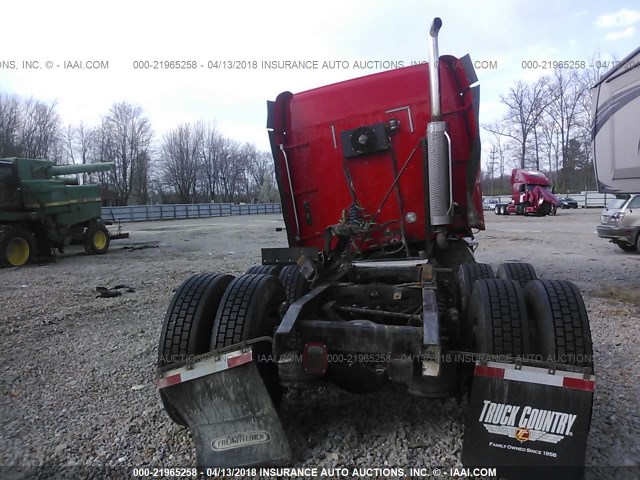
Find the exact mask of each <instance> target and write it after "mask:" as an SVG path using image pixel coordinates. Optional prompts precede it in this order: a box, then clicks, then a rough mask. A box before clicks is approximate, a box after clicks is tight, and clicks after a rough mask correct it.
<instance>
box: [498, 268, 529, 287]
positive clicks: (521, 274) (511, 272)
mask: <svg viewBox="0 0 640 480" xmlns="http://www.w3.org/2000/svg"><path fill="white" fill-rule="evenodd" d="M496 277H497V278H502V279H503V280H513V281H514V282H518V283H519V284H520V286H521V287H522V288H524V287H526V286H527V283H529V282H530V281H532V280H537V278H538V276H537V275H536V271H535V269H534V268H533V265H531V264H530V263H501V264H500V265H498V270H496Z"/></svg>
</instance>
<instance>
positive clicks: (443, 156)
mask: <svg viewBox="0 0 640 480" xmlns="http://www.w3.org/2000/svg"><path fill="white" fill-rule="evenodd" d="M440 27H442V20H440V18H438V17H436V18H435V19H434V20H433V23H432V24H431V31H430V32H429V34H430V37H431V38H430V43H429V57H430V58H429V90H430V96H431V122H429V123H428V124H427V156H428V158H427V174H428V176H429V179H428V184H429V219H430V223H431V226H432V227H442V226H445V225H449V224H450V223H451V222H452V215H451V213H452V208H453V197H452V189H451V138H450V137H449V134H448V133H447V131H446V130H447V124H446V122H444V121H442V106H441V99H440V77H439V71H440V56H439V53H438V32H439V31H440ZM437 230H438V231H439V234H438V244H439V245H441V246H443V245H444V243H446V237H445V235H446V234H445V229H444V228H438V229H437Z"/></svg>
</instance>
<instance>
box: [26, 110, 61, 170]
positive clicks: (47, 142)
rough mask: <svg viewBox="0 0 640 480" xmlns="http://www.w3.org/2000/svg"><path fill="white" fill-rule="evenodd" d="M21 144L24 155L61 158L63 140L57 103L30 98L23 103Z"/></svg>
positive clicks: (51, 158)
mask: <svg viewBox="0 0 640 480" xmlns="http://www.w3.org/2000/svg"><path fill="white" fill-rule="evenodd" d="M21 120H22V121H21V126H20V133H21V138H20V146H21V149H22V155H24V156H25V157H28V158H48V159H50V160H54V161H56V160H59V158H55V157H58V154H59V153H60V150H58V148H57V147H59V145H57V144H59V142H60V141H61V122H60V116H59V115H58V112H57V111H56V104H55V102H54V103H51V104H46V103H44V102H41V101H39V100H34V99H31V98H30V99H28V100H26V101H25V102H24V103H23V105H22V115H21Z"/></svg>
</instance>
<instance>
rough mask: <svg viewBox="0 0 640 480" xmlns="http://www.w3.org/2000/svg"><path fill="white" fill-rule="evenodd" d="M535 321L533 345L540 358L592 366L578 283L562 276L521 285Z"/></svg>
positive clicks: (580, 365)
mask: <svg viewBox="0 0 640 480" xmlns="http://www.w3.org/2000/svg"><path fill="white" fill-rule="evenodd" d="M525 299H526V302H527V308H528V311H529V317H530V318H531V319H532V320H534V321H535V325H532V327H533V331H532V333H533V336H534V339H533V348H534V350H535V353H540V354H542V356H543V360H545V361H546V360H555V361H557V362H558V363H565V364H568V365H575V366H578V367H593V346H592V343H591V329H590V327H589V317H588V316H587V309H586V308H585V306H584V301H583V300H582V295H580V291H579V290H578V287H576V286H575V285H574V284H573V283H571V282H568V281H566V280H534V281H532V282H530V283H529V284H528V285H527V288H526V289H525Z"/></svg>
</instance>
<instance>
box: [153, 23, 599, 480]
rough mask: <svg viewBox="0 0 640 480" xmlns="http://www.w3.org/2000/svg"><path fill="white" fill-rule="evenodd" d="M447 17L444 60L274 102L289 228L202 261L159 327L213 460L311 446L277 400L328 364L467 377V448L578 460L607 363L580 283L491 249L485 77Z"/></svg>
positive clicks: (465, 458) (164, 387)
mask: <svg viewBox="0 0 640 480" xmlns="http://www.w3.org/2000/svg"><path fill="white" fill-rule="evenodd" d="M440 26H441V21H440V19H439V18H437V19H435V20H434V22H433V25H432V27H431V31H430V37H431V38H430V40H431V41H430V56H431V61H430V63H429V64H428V65H424V64H423V65H416V66H411V67H407V68H402V69H398V70H392V71H386V72H382V73H377V74H374V75H369V76H366V77H362V78H357V79H353V80H348V81H345V82H341V83H337V84H334V85H328V86H325V87H320V88H317V89H314V90H310V91H306V92H301V93H296V94H293V93H290V92H284V93H281V94H280V95H278V97H277V98H276V100H275V101H274V102H269V103H268V122H267V125H268V128H269V130H270V131H269V138H270V141H271V147H272V153H273V158H274V162H275V168H276V175H277V180H278V187H279V190H280V193H281V198H282V203H283V216H284V220H285V223H286V225H287V235H288V243H289V246H288V247H283V248H265V249H263V250H262V264H261V265H255V266H253V267H251V268H250V269H249V270H248V271H247V272H246V273H244V274H242V275H239V276H237V277H233V276H231V275H228V274H222V273H214V272H212V273H202V274H198V275H194V276H192V277H190V278H188V279H186V280H185V281H184V283H183V284H182V285H181V286H179V287H178V289H177V290H176V293H175V295H174V297H173V299H172V300H171V303H170V304H169V308H168V310H167V313H166V316H165V319H164V324H163V327H162V330H161V336H160V342H159V345H158V367H159V371H158V379H157V382H158V387H159V389H160V396H161V398H162V401H163V403H164V406H165V409H166V411H167V414H168V415H169V417H170V418H171V419H172V420H174V421H175V422H176V423H179V424H182V425H186V426H188V427H189V428H190V429H191V433H192V435H193V438H194V443H195V446H196V459H197V463H198V465H200V466H215V467H230V466H251V465H273V464H279V465H292V464H299V463H301V462H303V461H304V459H302V458H298V459H293V458H292V455H291V449H290V447H289V442H288V440H287V436H286V434H285V431H284V429H283V428H282V425H281V423H280V418H279V416H278V410H277V408H278V405H279V404H280V402H282V401H286V399H284V400H283V396H282V394H283V390H284V389H289V388H295V389H302V388H317V387H318V386H320V385H322V384H323V383H324V382H327V381H329V382H332V383H334V384H336V385H337V386H339V387H340V388H342V389H344V390H347V391H349V392H353V393H366V392H375V391H377V390H379V389H381V388H384V387H385V386H390V385H393V384H395V385H396V387H397V389H398V395H412V396H416V397H429V398H445V397H460V396H462V395H466V394H468V395H469V398H470V401H469V405H468V409H467V412H468V413H467V421H466V433H465V439H464V446H463V450H462V462H463V463H464V464H465V465H466V466H488V467H496V466H500V467H505V469H504V470H501V471H500V472H499V475H500V476H507V477H512V478H525V477H526V476H529V478H540V477H541V476H544V477H545V478H547V479H549V478H579V477H580V476H581V475H582V473H583V472H582V466H583V465H584V460H585V448H586V441H587V434H588V431H589V427H590V422H591V408H592V401H593V387H594V381H595V379H594V375H593V362H592V358H591V354H592V345H591V335H590V329H589V319H588V317H587V312H586V309H585V306H584V302H583V300H582V297H581V295H580V292H579V291H578V289H577V288H576V286H575V285H574V284H572V283H571V282H568V281H565V280H551V279H544V280H542V279H537V276H536V272H535V270H534V268H533V267H532V266H531V265H529V264H525V263H503V264H501V265H499V266H498V268H497V271H496V274H494V271H493V268H492V266H491V265H488V264H483V263H478V262H476V261H475V258H474V248H475V247H476V246H477V245H476V243H475V242H473V241H472V239H473V231H474V230H475V229H480V230H482V229H484V228H485V224H484V218H483V211H482V207H481V189H480V184H481V182H480V152H481V149H480V136H479V123H478V108H479V102H478V99H479V87H478V85H476V83H477V78H476V76H475V73H474V70H473V67H472V62H471V60H470V58H469V56H465V57H462V58H456V57H452V56H448V55H446V56H439V54H438V46H437V35H438V31H439V29H440ZM524 184H525V185H527V183H526V182H524ZM525 190H526V189H525ZM362 402H363V404H362V406H363V408H365V407H366V403H367V400H366V397H365V398H364V399H363V401H362ZM421 405H424V407H421V408H428V403H423V404H421ZM389 408H390V409H393V405H390V406H389ZM375 420H376V419H372V421H374V424H375ZM391 441H392V440H391ZM538 467H541V468H543V469H541V470H537V468H538ZM550 467H562V468H561V469H555V468H550Z"/></svg>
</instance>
